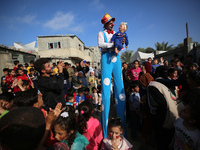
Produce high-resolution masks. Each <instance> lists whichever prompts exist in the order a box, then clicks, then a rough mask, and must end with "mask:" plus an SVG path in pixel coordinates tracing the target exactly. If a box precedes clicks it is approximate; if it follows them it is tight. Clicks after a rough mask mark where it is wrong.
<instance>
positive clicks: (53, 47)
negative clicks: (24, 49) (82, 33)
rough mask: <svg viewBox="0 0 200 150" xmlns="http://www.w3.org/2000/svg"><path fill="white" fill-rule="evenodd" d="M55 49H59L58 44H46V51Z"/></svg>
mask: <svg viewBox="0 0 200 150" xmlns="http://www.w3.org/2000/svg"><path fill="white" fill-rule="evenodd" d="M56 48H61V47H60V42H54V43H48V49H56Z"/></svg>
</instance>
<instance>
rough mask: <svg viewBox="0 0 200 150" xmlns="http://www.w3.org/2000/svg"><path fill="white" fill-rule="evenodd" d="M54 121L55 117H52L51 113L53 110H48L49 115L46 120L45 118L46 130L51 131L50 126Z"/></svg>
mask: <svg viewBox="0 0 200 150" xmlns="http://www.w3.org/2000/svg"><path fill="white" fill-rule="evenodd" d="M54 119H55V116H54V113H53V109H49V113H48V115H47V118H46V130H50V129H51V125H52V123H53V121H54Z"/></svg>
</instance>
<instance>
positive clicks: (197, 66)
mask: <svg viewBox="0 0 200 150" xmlns="http://www.w3.org/2000/svg"><path fill="white" fill-rule="evenodd" d="M198 68H199V65H198V64H197V63H193V64H192V71H197V72H198Z"/></svg>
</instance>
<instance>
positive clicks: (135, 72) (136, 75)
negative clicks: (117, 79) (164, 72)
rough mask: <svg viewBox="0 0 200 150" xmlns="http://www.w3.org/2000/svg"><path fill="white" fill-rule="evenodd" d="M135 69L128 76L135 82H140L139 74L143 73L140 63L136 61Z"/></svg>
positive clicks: (134, 63)
mask: <svg viewBox="0 0 200 150" xmlns="http://www.w3.org/2000/svg"><path fill="white" fill-rule="evenodd" d="M133 65H134V67H133V68H131V69H129V70H128V71H127V73H126V74H127V76H132V80H133V81H138V79H139V74H140V72H142V70H141V68H140V67H139V61H138V60H135V61H134V62H133Z"/></svg>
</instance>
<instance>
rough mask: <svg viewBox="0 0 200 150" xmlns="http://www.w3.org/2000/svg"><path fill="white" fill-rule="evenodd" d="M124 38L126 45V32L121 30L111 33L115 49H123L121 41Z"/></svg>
mask: <svg viewBox="0 0 200 150" xmlns="http://www.w3.org/2000/svg"><path fill="white" fill-rule="evenodd" d="M124 39H125V45H126V46H128V44H129V43H128V36H127V34H126V32H124V33H122V32H117V33H115V34H114V35H113V37H112V39H111V42H114V43H115V47H117V49H118V50H119V51H120V50H122V49H123V43H122V41H123V40H124Z"/></svg>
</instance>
